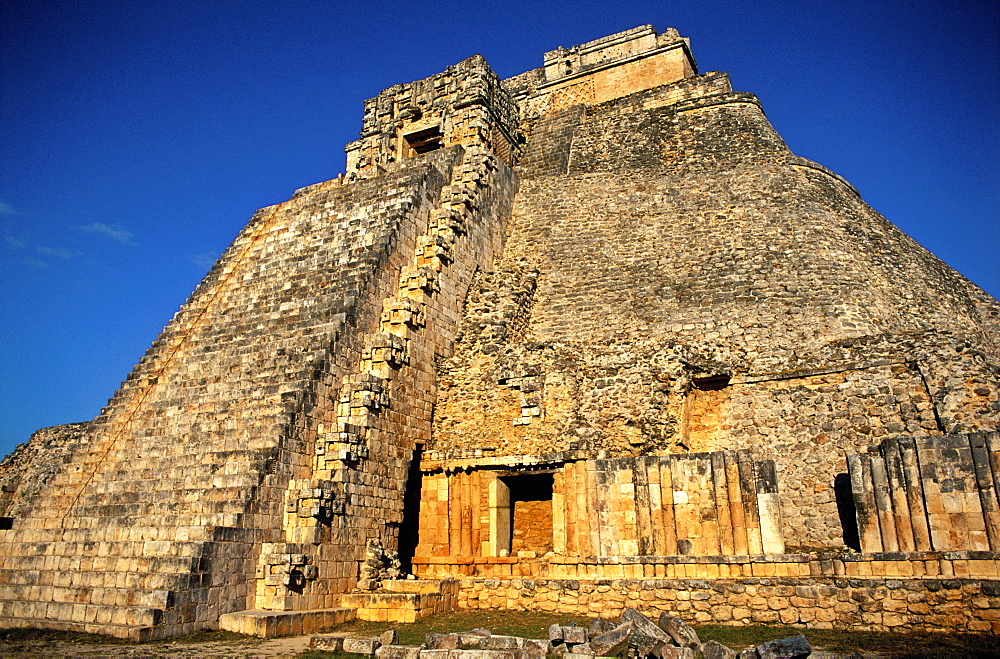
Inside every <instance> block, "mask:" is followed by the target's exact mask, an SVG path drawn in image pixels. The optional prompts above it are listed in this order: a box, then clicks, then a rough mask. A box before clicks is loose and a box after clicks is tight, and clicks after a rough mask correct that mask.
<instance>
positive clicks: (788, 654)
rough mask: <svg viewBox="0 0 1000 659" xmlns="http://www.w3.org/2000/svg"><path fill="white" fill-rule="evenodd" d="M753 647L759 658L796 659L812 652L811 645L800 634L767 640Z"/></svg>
mask: <svg viewBox="0 0 1000 659" xmlns="http://www.w3.org/2000/svg"><path fill="white" fill-rule="evenodd" d="M754 649H755V650H756V651H757V657H758V658H759V659H779V658H780V659H798V658H799V657H808V656H809V655H810V654H811V653H812V645H810V644H809V641H807V640H806V637H805V636H803V635H802V634H798V635H797V636H790V637H789V638H779V639H777V640H774V641H768V642H767V643H762V644H760V645H758V646H757V647H756V648H754Z"/></svg>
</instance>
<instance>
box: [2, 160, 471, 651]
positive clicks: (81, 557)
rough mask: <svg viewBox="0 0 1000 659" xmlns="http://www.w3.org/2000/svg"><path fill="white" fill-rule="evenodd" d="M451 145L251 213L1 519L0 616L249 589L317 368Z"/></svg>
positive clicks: (384, 276)
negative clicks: (75, 437)
mask: <svg viewBox="0 0 1000 659" xmlns="http://www.w3.org/2000/svg"><path fill="white" fill-rule="evenodd" d="M459 151H460V150H459ZM458 155H459V153H458V152H457V151H456V150H454V149H452V150H444V151H441V152H439V153H435V154H429V155H428V156H425V157H423V158H419V159H414V160H411V161H410V162H408V163H407V165H406V166H403V167H400V168H399V169H398V171H395V172H392V173H389V174H387V175H385V176H383V177H380V178H378V179H374V180H371V181H360V182H355V183H352V184H350V185H341V184H340V182H339V181H332V182H329V183H327V184H321V185H318V186H312V187H311V188H308V189H306V190H304V191H302V192H301V193H300V194H298V195H297V196H296V197H295V198H293V199H292V200H291V201H289V202H285V203H283V204H279V205H277V206H273V207H270V208H266V209H263V210H262V211H260V212H258V213H257V215H256V216H255V217H254V219H253V220H251V222H250V224H249V225H248V226H247V228H246V229H245V230H244V231H243V232H242V233H241V234H240V236H239V237H238V238H237V239H236V240H235V241H234V243H233V245H232V246H231V247H230V248H229V250H227V252H226V254H225V255H224V256H223V258H222V259H221V260H220V262H219V263H218V264H217V265H216V266H215V267H214V268H213V269H212V271H211V272H210V273H209V275H208V276H207V277H206V279H205V281H204V282H202V284H201V285H200V286H199V287H198V289H197V290H196V291H195V293H194V294H193V296H192V297H191V299H190V300H189V301H188V302H187V303H186V304H185V305H184V307H182V309H181V311H179V312H178V314H177V315H176V316H175V319H174V320H173V321H172V322H171V324H170V325H168V327H167V328H166V329H165V330H164V332H163V333H162V334H161V336H160V337H159V338H158V339H157V341H156V342H155V343H154V344H153V346H152V347H151V349H150V350H149V352H148V353H147V354H146V356H145V357H144V358H143V360H142V361H141V362H140V364H139V365H138V366H137V367H136V369H135V370H134V371H133V373H132V374H131V375H130V376H129V378H128V380H127V381H126V382H125V384H124V385H123V387H122V389H121V390H120V391H119V392H117V394H116V396H115V397H114V398H113V399H112V400H111V401H110V402H109V405H108V407H107V408H105V410H104V411H103V412H102V414H101V415H100V416H99V417H98V418H97V419H96V420H95V422H94V429H93V432H92V435H91V440H90V441H89V442H88V443H87V444H86V445H84V446H82V447H81V449H80V450H79V451H77V452H76V453H75V455H74V456H73V457H72V459H71V460H70V461H69V462H68V463H67V465H66V467H65V468H64V469H62V470H61V471H60V472H59V473H58V474H56V475H55V476H53V478H52V480H51V482H50V486H49V487H48V489H47V490H45V491H44V492H43V493H41V494H39V495H38V496H35V497H31V498H25V500H24V501H23V502H22V505H21V511H22V513H21V515H20V516H19V517H17V518H16V519H15V520H14V523H13V528H12V529H11V530H8V531H0V543H2V550H0V561H2V564H0V569H2V572H0V583H2V584H3V585H2V586H0V600H2V602H0V605H2V607H3V608H2V610H0V619H2V620H3V622H4V623H5V624H13V625H17V624H31V625H35V626H38V625H44V626H55V627H62V628H72V629H86V630H90V631H100V632H101V633H112V634H115V635H131V636H138V637H143V636H156V635H169V634H176V633H183V632H185V631H191V630H193V629H197V628H200V627H206V626H213V625H214V624H216V621H217V620H218V616H219V614H220V613H224V612H226V611H229V610H233V609H234V608H236V609H239V608H242V607H243V606H245V602H246V601H247V597H248V595H249V594H251V593H248V587H249V586H251V585H252V577H253V574H254V570H255V567H256V555H257V551H259V548H260V546H261V543H262V542H265V541H276V540H280V539H281V538H280V533H281V522H282V516H283V514H284V510H283V508H284V503H285V500H284V497H285V491H286V487H287V483H288V480H289V478H292V477H303V476H307V475H308V474H309V472H310V470H311V469H312V467H313V453H314V444H313V440H314V436H312V435H310V434H309V433H308V432H306V431H307V430H308V429H309V428H310V426H311V425H312V424H313V421H311V420H310V416H311V415H318V414H319V412H320V410H322V408H323V407H324V406H325V405H328V403H327V402H326V400H324V399H323V394H324V392H323V391H321V390H319V389H317V388H316V387H315V386H314V385H315V384H316V383H318V382H320V381H322V380H323V379H324V377H326V376H328V375H331V376H332V377H336V378H339V377H340V376H341V375H343V374H344V373H345V372H347V371H348V369H350V368H351V367H352V366H353V365H354V364H356V363H357V360H358V359H359V357H360V353H361V350H362V348H363V346H362V345H361V341H360V337H361V334H360V333H359V332H358V331H357V329H359V328H363V327H370V328H374V327H376V326H377V323H378V321H379V317H380V315H381V312H382V308H381V307H382V305H381V302H382V299H383V298H384V297H385V295H386V291H389V290H392V289H393V288H394V287H395V286H397V285H398V273H399V269H400V268H401V267H402V266H403V264H404V262H405V261H406V260H407V257H406V256H404V254H405V255H407V256H409V255H412V253H413V249H414V245H415V242H416V237H417V235H418V233H420V232H422V230H423V228H424V227H426V223H427V217H428V215H429V211H430V207H431V205H432V204H433V202H436V200H437V198H438V195H439V194H440V190H441V188H442V186H443V185H444V184H445V183H446V182H447V180H448V177H449V175H450V174H449V172H450V169H451V167H452V165H453V162H454V160H455V158H456V157H457V156H458Z"/></svg>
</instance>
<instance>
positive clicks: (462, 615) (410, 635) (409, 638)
mask: <svg viewBox="0 0 1000 659" xmlns="http://www.w3.org/2000/svg"><path fill="white" fill-rule="evenodd" d="M553 623H559V624H560V625H573V624H578V625H584V626H586V625H589V624H590V618H584V617H581V616H575V617H574V616H567V615H554V614H551V613H538V612H535V611H486V610H471V611H470V610H458V611H450V612H448V613H439V614H438V615H435V616H431V617H430V618H425V619H424V620H421V621H420V622H411V623H387V622H366V621H364V620H355V621H353V622H348V623H344V624H343V625H341V626H339V627H337V629H336V631H338V632H357V633H359V634H370V635H372V636H377V635H379V634H381V633H382V632H384V631H386V630H387V629H395V630H396V632H397V633H398V634H399V643H400V644H401V645H420V644H421V643H423V642H424V637H425V636H427V634H445V633H448V632H467V631H469V630H470V629H477V628H481V629H488V630H490V631H491V632H492V633H494V634H497V635H502V636H521V637H523V638H544V639H547V638H548V637H549V625H551V624H553ZM320 656H330V655H329V654H327V653H324V654H322V655H320Z"/></svg>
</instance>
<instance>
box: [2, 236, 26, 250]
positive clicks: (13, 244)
mask: <svg viewBox="0 0 1000 659" xmlns="http://www.w3.org/2000/svg"><path fill="white" fill-rule="evenodd" d="M3 241H4V244H6V245H7V247H10V248H12V249H24V248H25V244H24V241H23V240H18V239H17V238H15V237H14V236H4V237H3Z"/></svg>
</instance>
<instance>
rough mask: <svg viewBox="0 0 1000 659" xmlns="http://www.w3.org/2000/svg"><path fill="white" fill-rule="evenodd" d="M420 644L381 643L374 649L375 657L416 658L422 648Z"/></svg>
mask: <svg viewBox="0 0 1000 659" xmlns="http://www.w3.org/2000/svg"><path fill="white" fill-rule="evenodd" d="M423 649H424V648H423V646H421V645H383V646H381V647H380V648H378V649H377V650H375V657H376V658H377V659H418V658H419V657H420V653H421V651H422V650H423Z"/></svg>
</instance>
